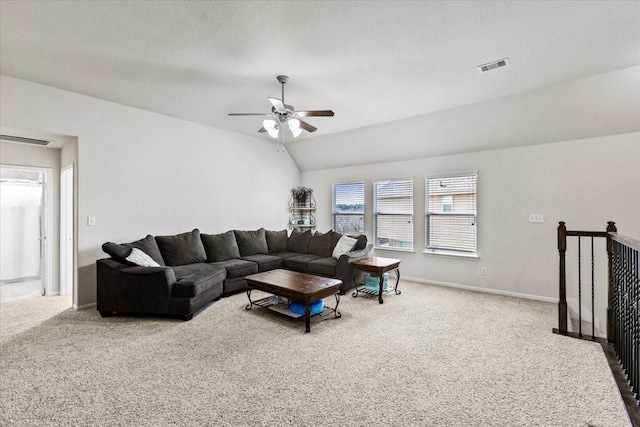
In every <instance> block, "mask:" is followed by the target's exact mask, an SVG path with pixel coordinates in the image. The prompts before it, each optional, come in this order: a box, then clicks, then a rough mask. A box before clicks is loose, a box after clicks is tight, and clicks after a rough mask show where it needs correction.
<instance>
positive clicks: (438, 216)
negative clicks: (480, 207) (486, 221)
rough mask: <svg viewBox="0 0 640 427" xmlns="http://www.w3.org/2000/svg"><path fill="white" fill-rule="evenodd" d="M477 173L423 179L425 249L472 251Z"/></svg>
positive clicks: (473, 247) (474, 250)
mask: <svg viewBox="0 0 640 427" xmlns="http://www.w3.org/2000/svg"><path fill="white" fill-rule="evenodd" d="M477 176H478V175H477V174H476V173H473V174H457V175H449V176H439V177H431V178H426V179H425V215H426V249H427V250H428V251H432V252H440V251H443V252H459V253H469V254H475V253H476V246H477V242H476V218H477V217H476V181H477Z"/></svg>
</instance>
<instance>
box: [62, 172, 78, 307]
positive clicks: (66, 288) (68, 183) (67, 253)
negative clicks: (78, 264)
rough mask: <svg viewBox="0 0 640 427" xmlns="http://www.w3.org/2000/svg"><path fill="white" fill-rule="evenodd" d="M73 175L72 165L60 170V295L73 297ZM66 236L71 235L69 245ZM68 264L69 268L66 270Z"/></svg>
mask: <svg viewBox="0 0 640 427" xmlns="http://www.w3.org/2000/svg"><path fill="white" fill-rule="evenodd" d="M74 174H75V170H74V164H73V163H71V164H69V165H67V166H65V167H63V168H62V169H60V295H73V290H74V289H75V276H76V275H75V253H76V251H75V212H74V211H75V209H74V206H75V203H74V200H75V183H74V181H75V180H74ZM69 189H70V193H69V191H68V190H69ZM68 234H70V235H71V240H70V243H69V240H68V239H67V235H68ZM69 245H70V246H71V247H69ZM69 249H70V250H69ZM69 264H70V268H69V269H67V267H68V266H69ZM67 274H68V275H69V277H67Z"/></svg>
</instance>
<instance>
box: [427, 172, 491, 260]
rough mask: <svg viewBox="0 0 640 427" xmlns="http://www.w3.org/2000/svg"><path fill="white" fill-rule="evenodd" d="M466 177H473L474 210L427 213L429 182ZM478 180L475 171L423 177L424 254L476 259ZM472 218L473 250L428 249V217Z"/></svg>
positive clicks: (477, 174)
mask: <svg viewBox="0 0 640 427" xmlns="http://www.w3.org/2000/svg"><path fill="white" fill-rule="evenodd" d="M466 176H474V177H475V186H474V187H475V188H474V192H473V194H474V195H475V210H474V211H468V212H455V210H452V212H444V208H443V212H438V213H434V212H429V180H433V179H439V178H440V179H442V178H456V177H466ZM478 178H479V173H478V171H477V170H475V171H467V172H453V173H445V174H434V175H425V176H424V253H426V254H433V255H450V256H457V257H463V258H478V257H479V255H478ZM454 206H455V201H454V202H453V203H452V207H454ZM431 216H433V217H436V216H442V217H469V216H471V217H472V220H473V226H474V232H475V236H474V237H475V248H474V250H465V249H460V248H458V249H456V248H437V247H430V243H431V242H430V239H429V231H430V221H429V217H431Z"/></svg>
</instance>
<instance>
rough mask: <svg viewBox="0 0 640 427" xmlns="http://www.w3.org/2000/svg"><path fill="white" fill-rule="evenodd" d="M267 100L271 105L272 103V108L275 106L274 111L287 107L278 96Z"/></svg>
mask: <svg viewBox="0 0 640 427" xmlns="http://www.w3.org/2000/svg"><path fill="white" fill-rule="evenodd" d="M269 102H271V105H273V108H275V111H286V110H287V108H286V107H285V106H284V103H283V102H282V101H281V100H279V99H278V98H269Z"/></svg>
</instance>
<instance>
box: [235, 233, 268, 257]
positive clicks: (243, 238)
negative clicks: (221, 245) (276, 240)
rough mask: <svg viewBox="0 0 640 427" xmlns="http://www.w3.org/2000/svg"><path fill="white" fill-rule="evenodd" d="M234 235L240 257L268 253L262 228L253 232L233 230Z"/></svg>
mask: <svg viewBox="0 0 640 427" xmlns="http://www.w3.org/2000/svg"><path fill="white" fill-rule="evenodd" d="M234 233H235V234H236V241H237V242H238V248H239V249H240V256H249V255H257V254H268V253H269V248H268V247H267V238H266V234H265V232H264V228H261V229H259V230H255V231H241V230H234Z"/></svg>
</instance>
